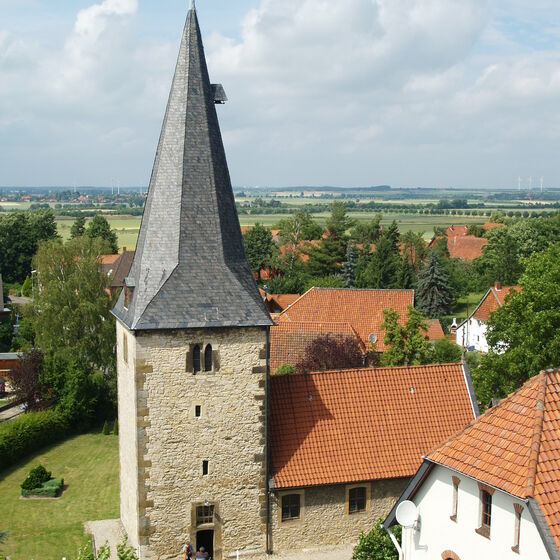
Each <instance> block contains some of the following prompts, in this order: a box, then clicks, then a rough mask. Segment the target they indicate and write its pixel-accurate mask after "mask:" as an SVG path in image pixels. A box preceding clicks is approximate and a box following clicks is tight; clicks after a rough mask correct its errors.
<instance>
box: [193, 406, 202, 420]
mask: <svg viewBox="0 0 560 560" xmlns="http://www.w3.org/2000/svg"><path fill="white" fill-rule="evenodd" d="M194 415H195V417H196V418H200V417H201V415H202V407H201V406H200V405H199V404H197V405H196V406H195V407H194Z"/></svg>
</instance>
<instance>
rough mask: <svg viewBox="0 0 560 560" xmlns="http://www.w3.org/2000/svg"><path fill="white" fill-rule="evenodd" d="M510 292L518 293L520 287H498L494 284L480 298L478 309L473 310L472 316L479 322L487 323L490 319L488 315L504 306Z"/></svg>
mask: <svg viewBox="0 0 560 560" xmlns="http://www.w3.org/2000/svg"><path fill="white" fill-rule="evenodd" d="M512 291H515V292H520V291H521V287H520V286H501V287H500V286H499V284H496V285H495V286H492V288H490V289H489V290H488V291H487V292H486V295H485V296H484V297H483V298H482V300H481V301H480V303H479V304H478V307H477V308H476V309H475V310H474V312H473V314H472V316H473V317H474V318H475V319H478V320H479V321H488V319H490V314H491V313H492V312H493V311H496V309H498V307H501V306H502V305H503V304H504V300H505V298H506V296H508V295H509V294H510V293H511V292H512Z"/></svg>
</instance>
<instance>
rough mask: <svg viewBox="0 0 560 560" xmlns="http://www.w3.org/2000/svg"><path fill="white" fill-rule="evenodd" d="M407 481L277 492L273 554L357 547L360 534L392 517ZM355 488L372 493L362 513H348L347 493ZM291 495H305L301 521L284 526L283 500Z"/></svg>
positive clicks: (272, 516) (401, 479) (272, 517)
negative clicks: (363, 487)
mask: <svg viewBox="0 0 560 560" xmlns="http://www.w3.org/2000/svg"><path fill="white" fill-rule="evenodd" d="M408 481H409V479H408V478H399V479H391V480H379V481H374V482H368V483H364V484H353V485H335V486H318V487H312V488H305V489H303V490H300V489H297V490H294V491H283V492H274V493H273V495H272V497H271V530H272V531H271V532H272V539H271V544H272V548H273V552H274V553H285V552H290V551H292V552H296V551H299V550H302V549H304V548H305V549H313V548H317V549H321V548H325V547H326V548H328V547H331V546H334V545H341V544H357V543H358V537H359V535H360V533H361V532H368V531H370V530H371V529H372V527H373V525H374V523H375V522H376V521H377V520H378V519H379V518H380V517H382V518H384V517H385V516H386V515H387V514H388V513H389V511H390V510H391V508H392V507H393V506H394V504H395V502H396V501H397V499H398V498H399V496H400V495H401V493H402V491H403V490H404V488H405V487H406V484H407V483H408ZM353 486H366V487H368V489H369V492H368V496H369V500H368V505H367V508H366V511H364V512H362V513H353V514H348V513H347V511H348V510H347V501H346V500H347V489H348V487H353ZM291 493H302V494H303V496H302V498H301V500H302V501H301V504H302V508H301V515H300V519H299V520H290V521H284V522H282V520H281V511H280V497H281V496H282V495H285V494H291Z"/></svg>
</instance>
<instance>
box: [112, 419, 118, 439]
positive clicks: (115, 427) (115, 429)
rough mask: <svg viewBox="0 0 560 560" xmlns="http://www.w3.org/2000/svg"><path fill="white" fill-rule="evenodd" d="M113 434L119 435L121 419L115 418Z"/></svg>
mask: <svg viewBox="0 0 560 560" xmlns="http://www.w3.org/2000/svg"><path fill="white" fill-rule="evenodd" d="M112 434H113V435H114V436H118V435H119V421H118V419H117V418H115V422H114V423H113V431H112Z"/></svg>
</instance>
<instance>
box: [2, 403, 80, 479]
mask: <svg viewBox="0 0 560 560" xmlns="http://www.w3.org/2000/svg"><path fill="white" fill-rule="evenodd" d="M69 431H70V427H69V426H68V423H67V422H66V421H65V419H64V417H63V416H62V415H61V414H60V413H59V412H57V411H55V410H43V411H41V412H28V413H26V414H22V415H21V416H18V417H17V418H14V420H12V421H10V422H3V423H2V424H0V470H2V469H5V468H6V467H9V466H10V465H13V464H14V463H16V462H17V461H19V460H20V459H22V458H23V457H25V456H26V455H29V454H30V453H33V452H35V451H38V450H39V449H40V448H41V447H44V446H45V445H49V444H51V443H56V442H57V441H60V440H61V439H62V438H64V437H65V436H66V435H67V434H68V433H69Z"/></svg>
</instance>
